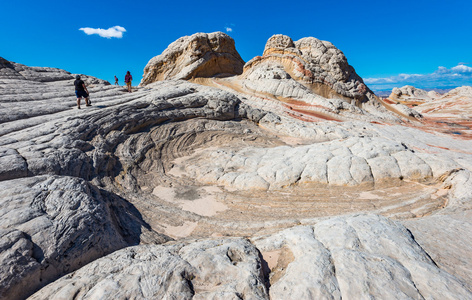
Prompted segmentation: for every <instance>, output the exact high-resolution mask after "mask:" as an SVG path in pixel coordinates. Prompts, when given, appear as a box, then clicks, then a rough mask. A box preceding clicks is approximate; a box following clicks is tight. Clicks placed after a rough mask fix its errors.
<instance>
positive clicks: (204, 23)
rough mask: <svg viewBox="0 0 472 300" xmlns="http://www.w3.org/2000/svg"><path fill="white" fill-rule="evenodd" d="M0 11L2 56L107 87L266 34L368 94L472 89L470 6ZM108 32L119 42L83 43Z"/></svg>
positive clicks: (77, 5) (10, 7)
mask: <svg viewBox="0 0 472 300" xmlns="http://www.w3.org/2000/svg"><path fill="white" fill-rule="evenodd" d="M0 9H1V14H0V56H2V57H4V58H5V59H7V60H10V61H14V62H17V63H22V64H25V65H28V66H47V67H56V68H61V69H65V70H67V71H69V72H72V73H81V74H87V75H92V76H96V77H99V78H102V79H105V80H108V81H110V82H112V81H113V75H117V76H118V77H119V79H120V82H121V83H123V78H124V75H125V73H126V71H127V70H129V71H131V73H132V74H133V77H134V79H135V80H134V82H133V85H135V84H136V85H137V84H138V83H139V81H140V79H141V77H142V74H143V69H144V67H145V65H146V64H147V62H148V61H149V59H151V58H152V57H154V56H156V55H158V54H160V53H162V51H163V50H164V49H165V48H166V47H167V46H168V45H169V44H170V43H171V42H173V41H175V40H176V39H178V38H179V37H181V36H184V35H191V34H193V33H196V32H214V31H223V32H226V33H227V34H229V35H230V36H231V37H233V38H234V40H235V42H236V49H237V50H238V52H239V53H240V54H241V57H242V58H243V59H244V60H245V61H248V60H250V59H251V58H253V57H254V56H256V55H261V54H262V51H263V49H264V46H265V43H266V41H267V39H268V38H269V37H270V36H272V35H273V34H279V33H281V34H285V35H288V36H290V37H291V38H292V39H294V40H298V39H300V38H302V37H306V36H313V37H316V38H318V39H321V40H327V41H330V42H332V43H333V44H334V45H335V46H336V47H338V48H339V49H340V50H341V51H343V52H344V54H345V55H346V57H347V59H348V62H349V64H351V65H352V66H353V67H354V68H355V69H356V71H357V73H358V74H359V75H360V76H361V77H362V78H364V79H365V81H366V83H367V85H368V86H369V87H371V88H372V89H374V90H379V89H391V88H392V87H394V86H403V85H405V84H412V85H414V86H417V87H420V88H433V87H444V86H460V85H472V22H471V16H472V1H469V0H460V1H457V0H449V1H436V0H432V1H422V0H416V1H415V0H409V1H403V0H399V1H394V0H393V1H361V0H359V1H344V0H332V1H317V0H313V1H297V0H293V1H278V0H274V1H258V0H252V1H246V0H243V1H187V0H181V1H172V0H171V1H137V0H136V1H121V0H117V1H100V0H95V1H88V0H85V1H70V0H62V1H55V0H54V1H47V0H43V1H31V0H2V4H1V5H0ZM115 26H119V27H115ZM113 27H115V31H116V30H117V31H116V32H115V34H116V35H117V36H118V37H110V38H106V37H101V36H100V35H98V34H90V35H88V34H86V33H85V31H87V32H88V33H91V32H89V31H91V29H99V28H101V29H109V28H113ZM81 28H90V29H89V30H80V29H81ZM124 30H125V31H124ZM92 31H93V30H92ZM120 33H121V34H122V36H121V37H119V34H120Z"/></svg>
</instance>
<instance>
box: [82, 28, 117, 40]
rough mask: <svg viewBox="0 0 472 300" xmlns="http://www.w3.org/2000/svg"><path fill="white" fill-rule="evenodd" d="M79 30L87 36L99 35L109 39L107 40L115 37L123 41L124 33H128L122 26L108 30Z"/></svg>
mask: <svg viewBox="0 0 472 300" xmlns="http://www.w3.org/2000/svg"><path fill="white" fill-rule="evenodd" d="M79 30H82V31H83V32H85V33H86V34H87V35H91V34H98V35H99V36H101V37H104V38H107V39H110V38H113V37H114V38H118V39H121V38H122V37H123V32H126V29H125V28H124V27H121V26H113V27H110V28H108V29H102V28H90V27H85V28H80V29H79Z"/></svg>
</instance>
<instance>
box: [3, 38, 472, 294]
mask: <svg viewBox="0 0 472 300" xmlns="http://www.w3.org/2000/svg"><path fill="white" fill-rule="evenodd" d="M206 36H207V37H208V36H212V34H209V35H206ZM216 36H218V35H216ZM310 40H311V39H310ZM219 43H223V44H224V39H223V40H221V41H220V42H218V39H216V40H214V44H212V45H213V46H212V47H216V48H219V47H220V46H222V45H220V44H219ZM317 44H318V42H315V41H314V40H311V42H306V43H305V44H304V45H305V46H304V47H305V48H303V47H302V48H300V49H298V48H297V47H298V46H297V45H299V43H298V42H293V41H291V39H289V38H288V37H283V36H280V38H274V39H271V40H270V43H268V47H267V49H268V51H267V52H266V53H265V56H267V57H271V56H273V57H272V58H273V60H267V61H261V63H260V64H259V63H256V64H255V65H254V66H253V68H252V69H251V70H252V71H248V73H246V72H245V74H242V75H235V76H232V77H225V78H221V77H219V76H216V77H195V78H191V79H190V80H188V81H186V80H179V79H169V80H161V81H159V80H158V81H156V82H153V83H149V84H146V85H145V86H143V87H138V88H135V89H134V90H133V93H128V92H127V91H126V90H125V89H123V88H122V87H118V86H111V85H109V84H107V83H106V82H102V81H87V84H88V89H89V91H90V93H91V97H92V99H93V100H92V101H93V105H92V106H91V107H83V108H82V109H80V110H78V109H76V108H75V95H74V88H73V78H71V76H73V75H72V74H69V73H68V72H66V71H62V70H59V69H52V68H35V67H26V66H21V65H19V64H16V63H13V62H8V61H6V60H2V61H1V68H0V216H1V218H0V262H1V267H0V298H1V299H13V300H15V299H25V298H27V297H29V296H31V295H32V296H31V297H32V298H33V299H64V298H66V299H68V298H74V297H75V298H77V299H90V298H104V299H116V298H135V299H155V298H166V297H167V298H183V299H185V298H192V297H194V298H197V299H207V298H220V299H227V298H235V299H236V298H251V299H268V298H269V297H270V299H287V298H290V297H296V298H297V299H298V298H331V299H340V298H349V297H351V298H353V299H359V298H368V297H378V298H418V299H422V298H427V299H428V298H435V297H437V298H440V299H461V298H463V299H467V298H471V294H470V291H471V283H472V273H471V272H470V270H471V269H472V256H471V255H470V253H472V242H471V241H472V238H471V233H470V232H471V231H472V230H470V229H471V228H472V221H471V211H472V153H471V151H470V149H472V142H471V140H472V139H471V138H470V137H468V136H467V135H466V134H465V133H466V129H464V130H463V131H462V132H461V134H457V132H446V131H444V127H443V126H444V124H443V123H440V122H441V121H440V118H438V119H437V122H432V121H431V114H429V113H428V112H425V111H424V110H422V113H423V114H424V117H423V118H419V117H415V111H414V110H413V109H411V107H407V106H404V107H405V108H401V109H400V108H399V107H398V106H397V104H394V105H393V104H389V103H387V102H386V101H384V100H382V99H377V98H369V95H368V94H369V91H366V93H365V94H364V96H366V97H367V99H368V100H366V101H365V99H364V100H363V99H362V98H361V97H357V96H356V95H354V94H346V95H341V94H339V93H337V92H336V93H337V94H336V95H334V94H332V95H331V96H329V97H325V96H327V95H325V96H323V95H322V93H321V92H319V93H317V92H316V89H314V88H313V86H310V84H311V83H307V82H305V81H304V80H303V78H296V77H295V75H294V74H295V73H293V72H292V71H291V70H290V68H289V67H287V66H292V62H293V60H289V63H287V64H286V63H284V62H283V60H284V58H283V57H284V55H285V54H280V53H279V52H280V51H279V50H280V49H289V50H287V51H286V50H283V51H286V52H287V53H290V51H295V50H297V49H298V50H297V51H300V53H302V52H303V51H305V52H306V53H311V54H306V53H305V54H303V53H302V54H301V55H302V56H303V55H308V56H310V57H312V59H314V57H318V56H316V55H317V54H316V53H317V52H316V51H315V50H316V49H318V48H317V47H314V45H317ZM321 44H322V45H324V47H326V48H327V49H328V50H326V51H327V52H326V53H324V52H323V53H324V54H322V55H321V56H320V57H319V58H320V59H321V60H323V59H322V58H323V57H325V56H324V55H328V53H331V54H329V55H331V56H333V57H334V58H333V64H334V65H336V64H338V65H340V66H342V65H343V59H342V56H341V54H339V53H338V52H337V51H336V50H335V49H333V48H330V47H328V46H329V45H328V44H326V43H323V42H321ZM294 46H295V47H294ZM277 47H279V48H280V49H279V50H277V51H275V50H274V51H272V50H270V49H275V48H277ZM320 47H321V46H320ZM205 49H206V50H205V51H208V48H205ZM277 49H278V48H277ZM271 51H272V52H271ZM210 52H211V51H210ZM315 52H316V53H315ZM314 53H315V54H314ZM320 53H321V52H320ZM287 55H289V56H290V55H293V54H287ZM329 55H328V56H326V57H331V56H329ZM307 59H308V58H307ZM281 61H282V62H281ZM329 61H331V59H329ZM329 61H327V62H323V63H322V65H323V64H325V63H326V64H327V65H330V64H329ZM202 62H204V60H203V61H202ZM314 63H315V60H313V64H314ZM198 64H199V63H197V62H196V65H192V69H195V70H196V69H198V68H200V67H201V68H203V69H206V68H207V67H208V68H209V70H208V74H210V73H212V71H211V69H212V67H211V64H210V65H207V66H205V67H203V66H204V65H205V64H202V65H199V66H200V67H197V65H198ZM334 65H332V66H330V67H329V68H328V66H327V67H326V68H328V69H329V70H328V69H327V70H325V71H323V72H325V74H324V73H323V72H322V73H320V74H324V75H320V76H321V77H322V76H325V77H326V78H328V77H330V78H336V80H339V81H340V82H344V81H343V80H344V79H343V78H345V77H342V76H345V75H346V74H348V75H349V74H350V75H349V76H348V79H347V81H346V82H344V83H343V84H341V83H340V85H339V86H340V87H341V88H343V86H344V87H349V86H351V83H349V82H351V81H349V80H350V79H349V78H354V77H355V76H354V75H353V74H354V73H343V72H341V73H343V74H345V75H342V74H341V73H339V74H338V71H339V70H336V68H335V66H334ZM344 66H345V65H344ZM194 67H195V68H194ZM203 69H201V71H202V72H203ZM34 70H42V71H41V72H39V71H34ZM182 70H183V69H182ZM248 70H249V69H248ZM314 70H315V69H314ZM179 72H180V71H179ZM199 72H200V71H199ZM205 72H206V71H205ZM205 72H204V73H205ZM202 74H203V73H202ZM205 74H206V73H205ZM316 74H318V73H316ZM336 74H338V75H339V76H340V77H336V76H337V75H336ZM205 76H206V75H205ZM208 76H213V75H208ZM346 76H347V75H346ZM43 77H44V78H43ZM321 77H320V78H321ZM333 80H334V79H333ZM352 84H353V86H356V83H355V81H354V83H352ZM359 86H360V85H359ZM251 87H255V88H256V89H253V88H251ZM330 89H331V87H330ZM463 90H464V91H465V90H467V89H463ZM347 91H351V90H350V89H347ZM464 91H462V89H461V90H460V91H459V90H458V91H457V93H456V94H454V95H455V96H452V97H459V98H460V97H463V95H464V94H463V92H464ZM351 96H353V98H349V97H351ZM330 97H331V98H330ZM459 98H457V99H459ZM376 101H377V102H376ZM461 101H464V103H465V102H466V99H462V100H461ZM433 102H434V101H433ZM408 109H411V110H408ZM438 109H446V110H447V107H446V106H440V107H438ZM448 126H451V125H448ZM463 126H467V125H465V123H464V125H463ZM462 133H463V134H462ZM130 246H132V247H130ZM61 276H62V277H61ZM59 277H61V278H60V279H58V278H59Z"/></svg>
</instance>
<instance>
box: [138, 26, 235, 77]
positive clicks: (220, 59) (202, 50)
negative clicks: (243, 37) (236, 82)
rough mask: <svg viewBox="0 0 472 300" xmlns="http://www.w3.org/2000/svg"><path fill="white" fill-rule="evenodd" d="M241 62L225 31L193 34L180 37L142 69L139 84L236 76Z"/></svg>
mask: <svg viewBox="0 0 472 300" xmlns="http://www.w3.org/2000/svg"><path fill="white" fill-rule="evenodd" d="M243 65H244V61H243V60H242V58H241V57H240V56H239V53H238V52H237V51H236V48H235V46H234V40H233V39H232V38H231V37H230V36H228V35H227V34H225V33H222V32H214V33H209V34H206V33H196V34H193V35H191V36H185V37H181V38H179V39H178V40H176V41H175V42H173V43H172V44H170V45H169V46H168V47H167V49H166V50H164V52H162V54H160V55H158V56H156V57H153V58H152V59H151V60H150V61H149V62H148V64H147V65H146V67H145V68H144V74H143V79H142V80H141V85H147V84H150V83H152V82H155V81H158V80H167V79H191V78H195V77H212V76H228V75H239V74H241V73H242V69H243Z"/></svg>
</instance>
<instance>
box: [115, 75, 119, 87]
mask: <svg viewBox="0 0 472 300" xmlns="http://www.w3.org/2000/svg"><path fill="white" fill-rule="evenodd" d="M115 85H118V77H116V75H115Z"/></svg>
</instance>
